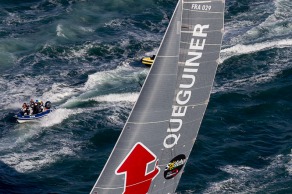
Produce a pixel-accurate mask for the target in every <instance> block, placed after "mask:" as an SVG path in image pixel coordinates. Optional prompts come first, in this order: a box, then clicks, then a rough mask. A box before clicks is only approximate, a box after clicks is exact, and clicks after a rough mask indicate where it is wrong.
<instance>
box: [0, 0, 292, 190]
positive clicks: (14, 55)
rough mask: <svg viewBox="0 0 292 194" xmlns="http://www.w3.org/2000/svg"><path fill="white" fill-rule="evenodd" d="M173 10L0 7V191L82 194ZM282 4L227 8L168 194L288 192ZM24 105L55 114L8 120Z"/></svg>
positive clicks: (155, 5) (285, 12) (236, 0)
mask: <svg viewBox="0 0 292 194" xmlns="http://www.w3.org/2000/svg"><path fill="white" fill-rule="evenodd" d="M175 5H176V1H175V0H143V1H142V0H137V1H130V0H107V1H102V0H10V1H4V0H0V99H1V100H0V110H1V111H0V193H1V194H2V193H3V194H10V193H13V194H14V193H15V194H34V193H36V194H39V193H44V194H45V193H60V194H63V193H74V194H79V193H89V192H90V190H91V188H92V186H93V185H94V183H95V181H96V179H97V178H98V175H99V173H100V172H101V170H102V168H103V166H104V164H105V162H106V160H107V158H108V156H109V154H110V152H111V150H112V148H113V146H114V144H115V142H116V140H117V138H118V136H119V134H120V132H121V130H122V128H123V125H124V123H125V121H126V119H127V117H128V115H129V113H130V111H131V108H132V106H133V105H134V103H135V101H136V99H137V97H138V95H139V91H140V88H141V87H140V85H139V83H143V81H144V80H145V78H146V76H147V73H148V71H149V69H148V68H146V67H145V66H143V65H142V64H141V63H140V59H141V57H142V56H145V55H151V54H155V53H156V52H157V49H158V47H159V44H160V41H161V39H162V37H163V34H164V32H165V30H166V27H167V24H168V22H169V18H170V17H171V15H172V12H173V10H174V7H175ZM291 9H292V2H291V0H257V1H254V0H226V9H225V34H224V38H223V45H222V51H221V62H220V65H219V67H218V71H217V74H216V77H215V83H214V87H213V90H212V95H211V99H210V103H209V106H208V108H207V111H206V114H205V117H204V119H203V122H202V125H201V128H200V131H199V135H198V138H197V141H196V143H195V145H194V148H193V151H192V154H191V156H190V159H189V161H188V163H187V166H186V168H185V172H184V174H183V176H182V179H181V181H180V184H179V187H178V189H177V193H178V194H190V193H220V194H221V193H283V194H284V193H285V194H286V193H292V54H291V53H292V12H291ZM30 98H34V99H40V100H43V101H46V100H50V101H52V102H53V105H54V107H55V108H56V110H55V114H51V115H49V116H48V117H47V118H45V119H43V120H42V122H40V123H34V124H17V123H16V122H15V120H14V118H13V115H14V114H15V113H16V112H17V111H18V110H19V108H20V106H21V104H22V103H23V102H24V101H29V99H30Z"/></svg>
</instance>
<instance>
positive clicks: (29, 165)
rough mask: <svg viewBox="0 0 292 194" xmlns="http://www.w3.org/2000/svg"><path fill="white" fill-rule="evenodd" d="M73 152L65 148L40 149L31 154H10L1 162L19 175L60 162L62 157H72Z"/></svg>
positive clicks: (3, 157)
mask: <svg viewBox="0 0 292 194" xmlns="http://www.w3.org/2000/svg"><path fill="white" fill-rule="evenodd" d="M72 155H74V151H73V150H72V149H71V148H70V147H67V146H63V147H54V148H47V149H41V150H38V151H33V152H29V151H27V152H18V151H16V152H14V153H13V152H11V153H10V154H8V155H5V156H2V157H1V161H2V162H4V163H5V164H7V165H9V166H10V167H12V168H14V169H15V170H16V171H18V172H20V173H26V172H32V171H38V170H40V169H42V168H43V167H46V166H49V165H50V164H52V163H55V162H56V161H58V160H60V159H61V158H62V157H64V156H72Z"/></svg>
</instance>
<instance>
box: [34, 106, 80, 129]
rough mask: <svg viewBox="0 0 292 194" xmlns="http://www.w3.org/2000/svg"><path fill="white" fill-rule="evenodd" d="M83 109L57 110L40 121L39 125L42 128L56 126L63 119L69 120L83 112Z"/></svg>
mask: <svg viewBox="0 0 292 194" xmlns="http://www.w3.org/2000/svg"><path fill="white" fill-rule="evenodd" d="M84 111H85V110H84V109H74V110H72V109H66V108H58V109H56V110H54V111H53V112H52V113H50V114H49V115H48V116H47V117H44V118H42V119H41V120H40V122H39V124H40V126H42V127H51V126H54V125H56V124H60V123H62V122H63V121H64V120H65V119H67V118H69V117H70V116H72V115H75V114H80V113H82V112H84Z"/></svg>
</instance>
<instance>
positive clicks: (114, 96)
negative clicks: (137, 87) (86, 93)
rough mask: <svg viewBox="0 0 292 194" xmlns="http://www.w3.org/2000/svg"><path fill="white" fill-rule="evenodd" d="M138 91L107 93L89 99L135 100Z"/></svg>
mask: <svg viewBox="0 0 292 194" xmlns="http://www.w3.org/2000/svg"><path fill="white" fill-rule="evenodd" d="M138 96H139V93H123V94H109V95H104V96H98V97H95V98H90V99H89V100H95V101H97V102H122V101H125V102H132V103H134V102H136V101H137V99H138Z"/></svg>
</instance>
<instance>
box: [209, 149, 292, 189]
mask: <svg viewBox="0 0 292 194" xmlns="http://www.w3.org/2000/svg"><path fill="white" fill-rule="evenodd" d="M265 160H269V161H271V162H270V164H268V165H267V166H265V167H264V168H260V169H256V168H251V167H248V166H236V165H227V166H224V167H221V168H220V169H221V170H222V171H224V172H226V173H228V174H229V176H228V178H226V179H225V180H222V181H219V182H214V183H211V184H210V187H209V188H208V189H207V190H206V191H204V193H214V192H218V193H223V192H232V193H241V192H243V193H254V192H260V191H262V190H263V189H264V188H267V187H268V186H269V185H270V184H274V182H273V181H271V180H274V181H277V178H278V172H279V171H283V169H284V170H285V169H286V170H287V171H288V173H289V174H290V175H291V163H292V162H291V161H292V154H288V155H286V156H285V155H277V156H275V157H273V158H266V159H265ZM258 177H262V178H261V179H258ZM279 181H281V180H279Z"/></svg>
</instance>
